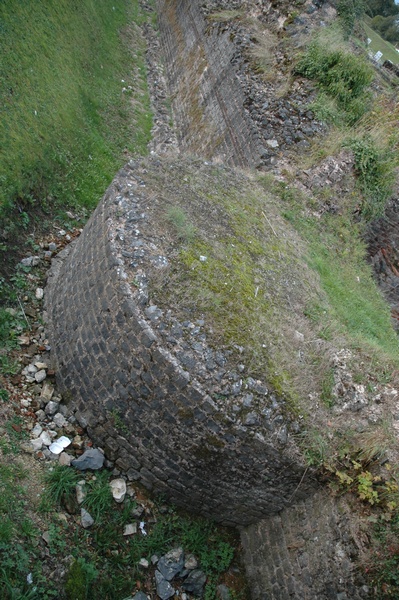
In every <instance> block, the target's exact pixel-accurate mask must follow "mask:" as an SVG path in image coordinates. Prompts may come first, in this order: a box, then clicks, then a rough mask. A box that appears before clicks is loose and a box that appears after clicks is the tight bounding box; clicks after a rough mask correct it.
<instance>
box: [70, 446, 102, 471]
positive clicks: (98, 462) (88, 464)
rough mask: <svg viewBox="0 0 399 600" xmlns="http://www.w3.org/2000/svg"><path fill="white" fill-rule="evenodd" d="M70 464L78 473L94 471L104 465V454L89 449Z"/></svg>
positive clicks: (94, 449)
mask: <svg viewBox="0 0 399 600" xmlns="http://www.w3.org/2000/svg"><path fill="white" fill-rule="evenodd" d="M71 464H72V466H73V467H75V469H79V471H86V470H87V469H90V470H92V471H96V470H97V469H101V468H102V466H103V464H104V454H103V453H102V452H100V450H97V449H96V448H89V449H88V450H86V452H84V453H83V454H82V456H79V458H77V459H75V460H73V461H72V463H71Z"/></svg>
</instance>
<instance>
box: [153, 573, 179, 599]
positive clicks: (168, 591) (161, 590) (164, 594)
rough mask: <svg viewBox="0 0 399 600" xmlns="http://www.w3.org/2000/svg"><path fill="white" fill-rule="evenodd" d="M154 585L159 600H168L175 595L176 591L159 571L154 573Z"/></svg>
mask: <svg viewBox="0 0 399 600" xmlns="http://www.w3.org/2000/svg"><path fill="white" fill-rule="evenodd" d="M155 583H156V587H157V594H158V596H159V597H160V598H161V600H168V599H169V598H172V596H174V595H175V593H176V590H175V588H173V587H172V586H171V584H170V583H169V581H168V580H167V579H165V577H164V576H163V575H162V573H160V572H159V571H155Z"/></svg>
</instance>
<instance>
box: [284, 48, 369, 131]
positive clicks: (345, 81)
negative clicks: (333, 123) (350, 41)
mask: <svg viewBox="0 0 399 600" xmlns="http://www.w3.org/2000/svg"><path fill="white" fill-rule="evenodd" d="M296 73H297V74H298V75H302V76H303V77H307V78H308V79H313V80H314V81H317V83H318V85H319V87H320V90H321V91H322V92H324V93H325V94H326V95H327V96H329V97H330V98H333V99H334V100H335V103H336V105H337V108H338V109H339V110H340V111H341V113H342V118H343V121H344V122H345V123H346V124H348V125H352V124H353V123H355V122H356V121H358V120H359V119H360V117H361V116H362V115H363V114H364V113H365V112H366V110H367V106H368V102H369V95H368V93H367V92H366V90H367V87H368V86H369V85H370V83H371V81H372V79H373V71H372V69H371V67H370V66H369V65H368V64H367V63H366V62H365V60H364V59H363V58H361V57H359V56H356V55H353V54H350V53H349V52H348V51H346V50H344V49H343V48H339V47H338V48H334V47H333V48H330V47H328V46H327V45H326V44H325V43H321V42H320V41H319V40H315V41H314V42H312V43H311V44H310V46H309V48H308V50H307V52H306V54H304V55H303V56H302V58H301V60H300V61H299V63H298V65H297V67H296ZM330 110H331V109H330Z"/></svg>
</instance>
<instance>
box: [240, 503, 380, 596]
mask: <svg viewBox="0 0 399 600" xmlns="http://www.w3.org/2000/svg"><path fill="white" fill-rule="evenodd" d="M241 540H242V544H243V548H244V554H245V562H246V566H247V573H248V577H249V579H250V581H251V584H252V585H251V595H252V598H253V599H254V600H265V599H269V598H270V599H279V600H303V599H304V598H309V599H314V600H349V599H351V600H360V599H361V598H368V597H369V588H368V586H367V585H366V583H365V581H364V578H363V577H362V575H361V573H360V572H359V571H358V569H357V568H356V565H355V563H354V562H353V558H354V557H357V556H358V554H359V553H361V552H362V549H363V546H362V534H361V532H360V529H359V526H358V523H357V521H356V519H354V518H353V515H351V511H350V508H349V507H348V506H347V504H346V502H345V500H343V499H341V500H336V499H334V498H332V497H331V496H330V495H329V494H327V493H325V492H318V493H316V494H315V495H314V496H313V497H311V498H309V499H307V500H304V501H301V502H298V504H297V505H296V506H294V507H292V508H289V509H287V510H285V511H284V512H283V513H281V514H279V515H275V516H273V517H270V518H269V519H267V520H263V521H260V522H259V523H257V524H256V525H250V526H249V527H247V528H246V529H244V530H243V531H242V534H241Z"/></svg>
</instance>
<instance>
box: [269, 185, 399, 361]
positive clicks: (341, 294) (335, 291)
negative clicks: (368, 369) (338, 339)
mask: <svg viewBox="0 0 399 600" xmlns="http://www.w3.org/2000/svg"><path fill="white" fill-rule="evenodd" d="M275 190H276V192H277V193H278V194H279V196H280V198H282V200H283V201H284V202H285V203H286V209H283V214H284V215H285V218H286V219H287V220H288V221H289V222H290V223H291V224H292V225H293V226H294V227H295V229H297V231H298V232H299V233H300V234H301V236H302V237H303V238H304V239H305V240H306V242H307V245H308V258H307V260H308V264H309V266H310V267H311V268H312V269H314V270H315V271H316V272H317V273H318V275H319V277H320V283H321V286H322V289H323V290H324V292H325V298H324V302H322V303H321V304H322V309H320V310H319V311H315V310H314V311H313V312H312V314H313V319H314V320H315V321H318V322H319V323H320V324H322V325H323V327H325V326H326V324H328V325H329V327H330V328H331V329H332V330H333V331H335V332H336V333H339V334H341V335H344V336H345V338H346V340H347V343H349V344H350V345H351V346H352V347H353V348H357V349H361V350H362V351H363V352H365V353H368V352H371V353H372V354H375V353H377V354H378V355H379V356H380V361H381V362H382V363H383V362H384V360H387V361H388V362H389V363H390V365H391V368H394V365H397V364H398V351H399V340H398V336H397V334H396V333H395V331H394V330H393V328H392V324H391V317H390V311H389V307H388V305H387V304H386V302H385V300H384V299H383V298H382V295H381V293H380V292H379V290H378V288H377V285H376V283H375V282H374V280H373V277H372V271H371V268H370V266H369V265H368V263H367V262H366V248H365V244H364V242H363V241H362V239H361V225H356V224H355V223H353V221H352V220H351V219H350V218H349V217H346V216H345V215H330V214H328V213H327V214H326V213H325V214H324V215H323V216H322V217H321V219H318V218H315V217H311V216H308V213H307V211H306V208H305V206H306V199H305V198H303V197H301V196H300V194H298V192H297V190H295V188H290V187H289V186H286V185H285V184H278V185H277V186H276V187H275Z"/></svg>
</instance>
